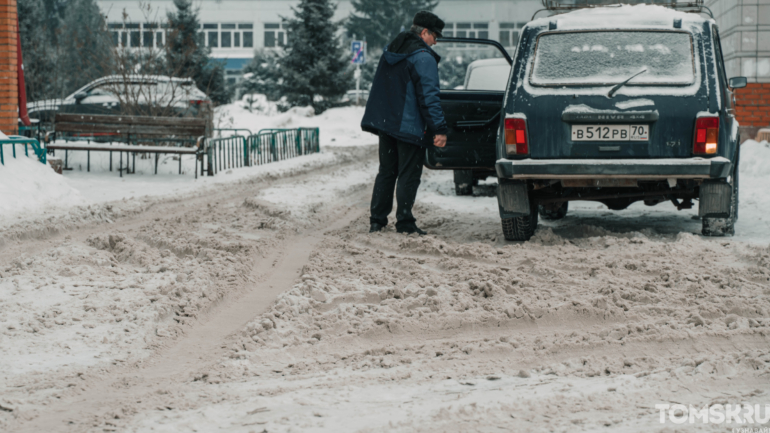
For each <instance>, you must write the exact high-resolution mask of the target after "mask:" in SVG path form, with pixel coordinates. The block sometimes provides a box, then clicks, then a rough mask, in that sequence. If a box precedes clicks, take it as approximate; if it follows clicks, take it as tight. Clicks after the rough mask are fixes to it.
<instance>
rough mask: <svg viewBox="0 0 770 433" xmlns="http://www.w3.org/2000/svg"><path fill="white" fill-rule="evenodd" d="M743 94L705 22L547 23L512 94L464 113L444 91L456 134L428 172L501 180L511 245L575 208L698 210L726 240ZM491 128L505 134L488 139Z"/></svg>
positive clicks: (527, 38)
mask: <svg viewBox="0 0 770 433" xmlns="http://www.w3.org/2000/svg"><path fill="white" fill-rule="evenodd" d="M745 85H746V79H745V78H743V77H733V78H729V79H728V77H727V76H726V74H725V67H724V60H723V58H722V52H721V45H720V40H719V32H718V29H717V26H716V24H715V22H714V20H713V19H710V18H707V17H704V16H701V15H700V14H698V13H691V12H683V11H677V10H674V9H670V8H666V7H662V6H652V5H637V6H629V5H624V6H606V7H595V8H585V9H580V10H576V11H572V12H569V13H565V14H560V15H554V16H550V17H547V18H540V19H536V20H534V21H531V22H530V23H528V24H527V25H526V26H525V27H524V29H523V30H522V33H521V37H520V40H519V44H518V47H517V49H516V52H515V55H514V57H513V67H512V71H511V75H510V79H509V80H508V85H507V89H506V91H505V92H497V93H495V92H477V94H476V95H475V96H474V95H473V94H472V93H467V92H466V94H465V95H463V97H462V103H460V101H459V100H457V99H460V98H459V97H458V96H455V95H453V94H452V92H442V101H444V100H446V101H445V102H444V109H445V111H446V112H447V119H448V121H449V120H450V119H455V120H454V125H452V124H450V133H449V135H450V136H449V140H448V146H447V148H445V149H446V150H443V149H430V150H428V158H427V164H428V166H431V165H432V166H433V167H432V168H444V169H449V168H473V169H475V170H483V169H494V170H495V172H496V174H497V177H498V182H499V185H498V193H497V199H498V204H499V212H500V217H501V220H502V228H503V233H504V235H505V238H506V239H507V240H518V241H523V240H528V239H529V238H530V237H531V236H532V235H533V233H534V231H535V229H536V227H537V224H538V217H542V218H545V219H559V218H563V217H564V216H565V215H566V214H567V210H568V203H569V202H570V201H575V200H589V201H596V202H600V203H603V204H604V205H606V206H607V207H608V208H609V209H612V210H622V209H625V208H627V207H628V206H630V205H631V204H632V203H634V202H637V201H643V202H644V203H645V204H646V205H650V206H652V205H656V204H659V203H663V202H670V203H672V204H673V205H674V206H676V207H677V208H679V209H687V208H692V207H693V206H694V202H693V201H694V200H695V201H697V202H698V214H699V216H700V218H701V220H702V233H703V234H704V235H706V236H723V235H728V234H732V233H733V232H734V226H735V221H736V220H737V218H738V165H739V159H740V148H739V143H740V138H739V136H738V122H737V121H736V119H735V116H734V106H733V104H734V101H733V94H732V91H733V89H736V88H740V87H744V86H745ZM497 98H502V99H497ZM453 99H455V100H454V101H453ZM495 103H500V104H501V108H502V110H501V112H500V115H499V116H497V115H495ZM458 110H465V113H466V114H468V113H472V114H473V115H475V116H476V117H474V118H473V119H466V118H464V117H463V116H461V115H459V114H458ZM484 116H486V117H487V118H488V120H487V121H486V122H487V123H485V121H484V119H483V118H484ZM466 117H467V116H466ZM469 120H470V121H469ZM490 124H494V126H495V128H494V129H495V132H496V133H495V134H492V133H487V134H481V135H480V134H479V131H483V130H484V128H485V127H486V128H488V127H489V125H490ZM488 129H489V128H488ZM453 143H454V144H458V143H459V144H463V145H464V146H465V147H464V149H465V153H464V155H465V158H466V159H465V160H463V159H462V156H463V155H461V154H459V153H458V151H457V149H455V150H452V149H451V146H452V145H453ZM453 152H454V153H453ZM453 155H454V156H453ZM471 156H472V157H471ZM437 164H438V167H436V165H437ZM470 165H472V167H470Z"/></svg>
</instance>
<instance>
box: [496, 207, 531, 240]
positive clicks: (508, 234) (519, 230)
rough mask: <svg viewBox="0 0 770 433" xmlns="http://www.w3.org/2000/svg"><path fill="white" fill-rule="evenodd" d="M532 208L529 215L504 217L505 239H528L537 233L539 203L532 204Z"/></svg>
mask: <svg viewBox="0 0 770 433" xmlns="http://www.w3.org/2000/svg"><path fill="white" fill-rule="evenodd" d="M530 203H532V201H530ZM530 209H531V210H530V212H529V215H527V216H521V217H516V218H502V223H503V236H505V240H507V241H528V240H529V239H530V238H531V237H532V235H534V234H535V229H537V213H538V212H537V205H534V204H533V205H531V206H530Z"/></svg>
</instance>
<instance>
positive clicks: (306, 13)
mask: <svg viewBox="0 0 770 433" xmlns="http://www.w3.org/2000/svg"><path fill="white" fill-rule="evenodd" d="M292 9H293V10H294V18H293V19H291V20H289V41H288V44H287V47H286V54H285V55H284V56H283V58H282V59H281V61H280V64H281V72H282V74H283V78H284V81H283V86H282V89H283V94H284V95H285V96H286V100H287V102H288V103H289V104H290V105H292V106H297V105H302V106H306V105H312V106H313V108H314V109H315V111H316V113H321V112H323V111H324V110H326V109H327V108H329V107H330V106H332V101H333V100H334V99H336V98H339V97H340V96H342V95H343V94H344V93H345V91H347V90H348V88H349V86H350V83H351V80H352V74H353V71H352V68H351V67H350V63H349V60H348V58H347V56H346V53H345V51H344V50H343V49H342V46H341V45H340V41H339V38H338V37H337V29H338V28H339V24H337V23H334V22H332V16H333V15H334V9H335V6H334V5H332V3H331V2H330V0H301V1H300V3H299V5H298V6H297V7H296V8H292Z"/></svg>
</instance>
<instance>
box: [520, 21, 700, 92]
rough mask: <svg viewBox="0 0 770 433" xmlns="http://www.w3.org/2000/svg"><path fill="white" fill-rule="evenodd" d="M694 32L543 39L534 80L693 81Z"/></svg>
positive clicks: (578, 82) (547, 82)
mask: <svg viewBox="0 0 770 433" xmlns="http://www.w3.org/2000/svg"><path fill="white" fill-rule="evenodd" d="M692 53H693V49H692V37H691V36H690V34H689V33H686V32H664V31H589V32H560V33H545V34H543V35H541V36H540V37H539V38H538V41H537V47H536V50H535V59H534V64H533V67H532V72H531V73H530V79H529V82H530V84H533V85H536V86H590V85H607V84H617V83H621V82H623V81H625V80H627V79H628V78H629V77H631V76H632V75H634V74H637V73H639V72H641V71H642V70H644V69H646V70H647V71H646V72H644V73H642V74H640V75H639V76H637V77H636V78H634V79H633V80H631V81H630V82H629V83H628V85H635V86H638V85H688V84H692V83H693V82H694V81H695V65H694V63H693V54H692Z"/></svg>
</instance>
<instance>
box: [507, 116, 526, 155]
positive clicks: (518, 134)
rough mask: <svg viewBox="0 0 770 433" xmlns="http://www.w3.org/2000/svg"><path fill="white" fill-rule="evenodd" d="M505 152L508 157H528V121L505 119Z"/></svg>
mask: <svg viewBox="0 0 770 433" xmlns="http://www.w3.org/2000/svg"><path fill="white" fill-rule="evenodd" d="M505 152H506V153H507V154H508V155H527V154H529V145H528V144H527V121H526V120H524V119H505Z"/></svg>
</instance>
